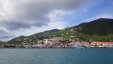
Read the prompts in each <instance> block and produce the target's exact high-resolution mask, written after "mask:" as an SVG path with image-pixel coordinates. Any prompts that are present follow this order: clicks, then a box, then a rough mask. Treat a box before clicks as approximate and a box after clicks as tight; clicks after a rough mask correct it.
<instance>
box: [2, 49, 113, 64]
mask: <svg viewBox="0 0 113 64" xmlns="http://www.w3.org/2000/svg"><path fill="white" fill-rule="evenodd" d="M0 64H113V49H0Z"/></svg>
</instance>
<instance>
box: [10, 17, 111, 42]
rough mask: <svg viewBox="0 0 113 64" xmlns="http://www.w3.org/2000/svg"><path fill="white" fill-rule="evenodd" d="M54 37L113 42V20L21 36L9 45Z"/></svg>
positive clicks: (97, 21)
mask: <svg viewBox="0 0 113 64" xmlns="http://www.w3.org/2000/svg"><path fill="white" fill-rule="evenodd" d="M52 37H62V38H63V41H64V42H66V41H67V42H71V41H113V19H108V18H100V19H97V20H94V21H90V22H85V23H81V24H79V25H77V26H74V27H69V28H65V29H63V30H58V29H53V30H48V31H45V32H41V33H36V34H33V35H31V36H20V37H17V38H14V39H12V40H10V41H8V43H23V42H24V43H29V44H32V43H33V42H35V41H39V40H43V39H49V38H52Z"/></svg>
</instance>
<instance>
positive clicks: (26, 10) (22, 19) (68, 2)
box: [0, 0, 89, 38]
mask: <svg viewBox="0 0 113 64" xmlns="http://www.w3.org/2000/svg"><path fill="white" fill-rule="evenodd" d="M87 1H89V0H0V27H2V28H1V29H2V31H3V30H4V31H6V32H8V34H9V36H10V35H12V34H13V35H15V36H19V35H31V34H33V33H37V32H41V31H45V30H50V29H56V28H59V29H62V28H64V27H66V23H67V22H66V20H65V19H63V16H64V15H66V14H68V13H69V11H71V10H76V9H78V8H80V7H81V6H83V5H84V4H85V3H86V2H87ZM64 10H65V11H64ZM0 36H4V34H2V35H0ZM9 38H10V37H9Z"/></svg>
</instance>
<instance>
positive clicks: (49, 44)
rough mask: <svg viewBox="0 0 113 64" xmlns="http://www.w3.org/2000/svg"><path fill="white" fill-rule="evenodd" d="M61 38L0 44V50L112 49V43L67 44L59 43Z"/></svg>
mask: <svg viewBox="0 0 113 64" xmlns="http://www.w3.org/2000/svg"><path fill="white" fill-rule="evenodd" d="M60 40H62V38H57V37H53V38H50V39H44V40H39V41H37V42H32V44H26V43H25V42H23V43H22V44H8V43H1V44H0V48H113V42H95V41H93V42H84V41H81V42H80V41H72V42H68V43H61V42H59V41H60Z"/></svg>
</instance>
